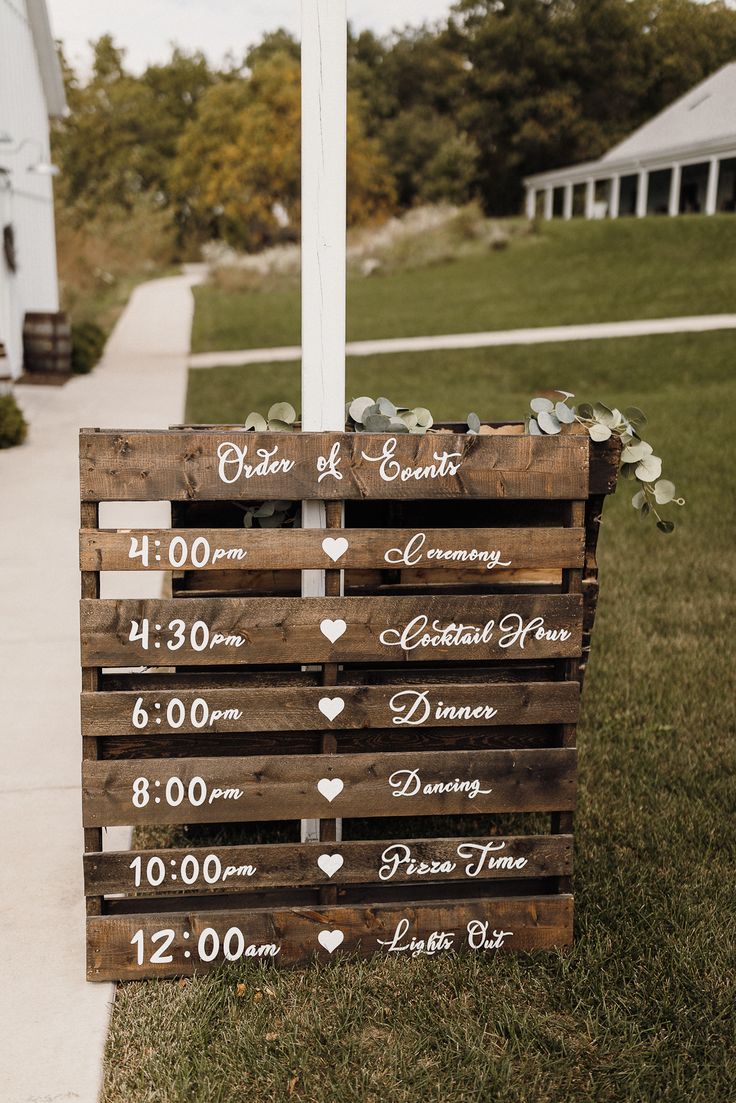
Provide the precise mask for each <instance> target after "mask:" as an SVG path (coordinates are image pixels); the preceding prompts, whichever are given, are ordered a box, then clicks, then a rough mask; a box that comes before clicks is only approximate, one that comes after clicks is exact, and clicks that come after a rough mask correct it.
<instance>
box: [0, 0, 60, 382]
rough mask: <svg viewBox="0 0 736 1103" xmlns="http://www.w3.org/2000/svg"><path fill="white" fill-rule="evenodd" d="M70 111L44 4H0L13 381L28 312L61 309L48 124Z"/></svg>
mask: <svg viewBox="0 0 736 1103" xmlns="http://www.w3.org/2000/svg"><path fill="white" fill-rule="evenodd" d="M66 110H67V108H66V100H65V98H64V84H63V80H62V75H61V66H60V64H59V58H58V55H57V52H56V47H55V45H54V39H53V37H52V34H51V28H50V25H49V18H48V12H47V10H46V3H45V0H0V344H1V345H4V346H5V356H6V361H7V366H5V367H4V369H3V370H0V374H3V373H7V372H8V367H9V371H10V374H11V375H12V376H13V377H16V376H18V375H20V373H21V371H22V367H23V341H22V334H23V319H24V317H25V314H26V312H27V311H50V312H55V311H58V309H59V289H58V283H57V276H56V242H55V237H54V209H53V197H52V187H51V185H52V179H51V178H52V174H53V171H54V170H53V166H52V165H51V156H50V151H49V117H52V118H56V117H60V116H63V115H64V114H65V113H66Z"/></svg>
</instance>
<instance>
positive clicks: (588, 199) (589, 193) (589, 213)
mask: <svg viewBox="0 0 736 1103" xmlns="http://www.w3.org/2000/svg"><path fill="white" fill-rule="evenodd" d="M594 206H595V180H586V181H585V217H586V218H592V217H593V215H594V213H595V211H594V209H593V208H594Z"/></svg>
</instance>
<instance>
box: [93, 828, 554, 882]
mask: <svg viewBox="0 0 736 1103" xmlns="http://www.w3.org/2000/svg"><path fill="white" fill-rule="evenodd" d="M319 859H322V866H320V864H319ZM339 859H342V864H340V861H339ZM182 862H184V867H183V870H182ZM205 863H207V864H206V866H205ZM149 864H151V875H152V881H153V882H157V881H159V880H160V879H161V877H162V876H163V880H161V883H160V884H158V885H157V884H151V883H149V881H148V880H147V876H146V870H147V867H148V866H149ZM205 868H206V871H207V878H209V879H207V878H205ZM571 871H572V836H571V835H567V836H566V835H554V836H551V835H516V836H503V837H500V836H496V837H493V838H477V837H468V838H445V839H406V840H401V841H392V840H386V839H384V840H382V841H377V842H347V843H346V842H340V843H337V842H334V841H332V842H330V845H329V846H323V845H322V842H319V843H301V844H294V843H269V844H265V845H262V846H256V845H254V846H219V847H218V846H210V847H207V846H199V847H189V848H188V849H177V850H137V851H114V852H110V853H104V854H102V853H98V854H88V855H85V859H84V881H85V892H86V893H87V895H88V896H95V895H105V894H109V893H125V894H126V895H135V894H139V895H141V896H152V897H155V896H164V895H167V894H171V893H177V892H178V893H181V892H183V891H186V892H190V893H234V892H243V891H246V890H250V889H263V888H274V887H280V886H291V885H293V886H297V885H304V886H309V885H327V886H332V885H348V884H363V883H366V882H380V883H382V884H392V885H396V884H427V883H431V882H435V881H471V880H473V881H484V880H505V879H509V878H522V879H528V878H530V877H531V878H534V877H551V876H562V875H565V874H569V873H570V872H571ZM182 874H184V876H186V881H185V880H184V878H183V875H182ZM136 880H138V882H139V883H138V885H137V884H136Z"/></svg>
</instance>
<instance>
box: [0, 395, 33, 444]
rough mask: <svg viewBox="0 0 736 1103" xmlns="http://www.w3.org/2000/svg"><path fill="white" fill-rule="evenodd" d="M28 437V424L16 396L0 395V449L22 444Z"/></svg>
mask: <svg viewBox="0 0 736 1103" xmlns="http://www.w3.org/2000/svg"><path fill="white" fill-rule="evenodd" d="M27 435H28V423H27V422H26V419H25V418H24V417H23V412H22V411H21V409H20V407H19V405H18V403H17V402H16V401H15V396H14V395H12V394H2V395H0V448H12V447H13V446H14V445H16V444H22V443H23V441H24V440H25V439H26V436H27Z"/></svg>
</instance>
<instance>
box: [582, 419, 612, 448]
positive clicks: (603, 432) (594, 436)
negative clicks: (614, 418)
mask: <svg viewBox="0 0 736 1103" xmlns="http://www.w3.org/2000/svg"><path fill="white" fill-rule="evenodd" d="M588 432H589V433H590V439H591V440H595V441H598V442H599V443H600V442H601V441H604V440H608V438H609V437H610V435H611V430H610V429H609V428H608V426H607V425H601V424H599V423H598V422H596V423H595V424H594V425H591V426H590V427H589V429H588Z"/></svg>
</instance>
